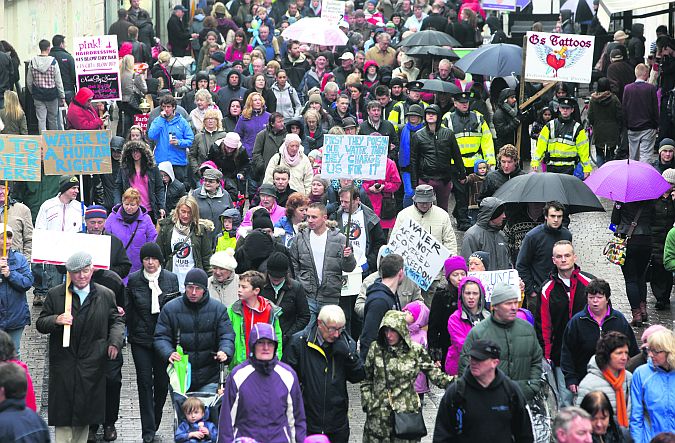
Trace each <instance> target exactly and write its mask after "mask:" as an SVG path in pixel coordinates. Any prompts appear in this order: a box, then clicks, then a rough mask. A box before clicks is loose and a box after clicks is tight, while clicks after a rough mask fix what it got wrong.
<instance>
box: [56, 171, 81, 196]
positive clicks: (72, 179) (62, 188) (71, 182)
mask: <svg viewBox="0 0 675 443" xmlns="http://www.w3.org/2000/svg"><path fill="white" fill-rule="evenodd" d="M75 187H78V188H79V187H80V180H78V178H77V177H76V176H74V175H62V176H61V178H59V193H60V194H63V193H64V192H66V191H67V190H68V189H70V188H75Z"/></svg>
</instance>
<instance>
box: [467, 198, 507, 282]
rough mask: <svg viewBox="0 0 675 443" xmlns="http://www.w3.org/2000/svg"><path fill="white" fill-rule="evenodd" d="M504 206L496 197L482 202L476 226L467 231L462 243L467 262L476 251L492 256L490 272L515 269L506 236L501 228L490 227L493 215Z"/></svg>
mask: <svg viewBox="0 0 675 443" xmlns="http://www.w3.org/2000/svg"><path fill="white" fill-rule="evenodd" d="M503 204H504V202H503V201H501V200H500V199H498V198H495V197H486V198H484V199H483V200H482V201H481V202H480V209H479V210H478V220H477V221H476V224H475V225H473V226H472V227H471V228H470V229H469V230H468V231H466V234H464V240H463V241H462V256H463V257H464V258H465V259H466V260H468V259H469V256H470V255H471V254H472V253H474V252H476V251H485V252H487V253H489V254H490V269H487V270H488V271H496V270H500V269H511V268H512V267H513V266H511V259H510V254H509V248H508V246H507V243H506V236H505V235H504V233H503V232H502V230H501V228H498V227H495V226H492V225H490V220H492V219H493V218H494V216H493V214H494V213H495V212H496V211H497V209H498V208H499V207H500V206H502V205H503Z"/></svg>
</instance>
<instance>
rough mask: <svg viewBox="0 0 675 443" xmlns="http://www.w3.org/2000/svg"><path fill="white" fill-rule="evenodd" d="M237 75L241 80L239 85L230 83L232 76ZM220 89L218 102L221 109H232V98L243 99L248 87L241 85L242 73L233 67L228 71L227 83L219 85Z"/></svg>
mask: <svg viewBox="0 0 675 443" xmlns="http://www.w3.org/2000/svg"><path fill="white" fill-rule="evenodd" d="M232 76H235V77H237V78H238V79H239V80H238V81H237V86H232V85H231V84H230V77H232ZM219 86H220V89H219V90H218V92H217V93H216V103H217V104H218V107H219V108H220V109H230V108H229V107H228V105H229V104H230V101H232V99H235V98H238V99H243V98H244V94H246V88H244V87H242V85H241V74H240V73H239V71H237V70H236V69H232V70H230V71H229V72H228V73H227V80H226V82H225V84H222V85H219Z"/></svg>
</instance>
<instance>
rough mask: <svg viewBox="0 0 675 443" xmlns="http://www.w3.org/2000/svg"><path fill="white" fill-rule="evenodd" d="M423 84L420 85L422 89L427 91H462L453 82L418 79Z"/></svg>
mask: <svg viewBox="0 0 675 443" xmlns="http://www.w3.org/2000/svg"><path fill="white" fill-rule="evenodd" d="M419 82H420V83H422V84H423V85H424V86H422V91H428V92H447V93H448V94H459V93H460V92H462V90H461V89H459V86H457V85H456V84H454V83H450V82H446V81H443V80H438V79H429V80H419Z"/></svg>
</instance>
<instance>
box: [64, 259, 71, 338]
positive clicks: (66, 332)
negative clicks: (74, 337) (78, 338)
mask: <svg viewBox="0 0 675 443" xmlns="http://www.w3.org/2000/svg"><path fill="white" fill-rule="evenodd" d="M63 313H64V314H68V315H73V314H72V313H73V293H72V291H71V290H70V274H69V273H67V272H66V304H65V310H64V311H63ZM69 346H70V325H63V347H64V348H67V347H69Z"/></svg>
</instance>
